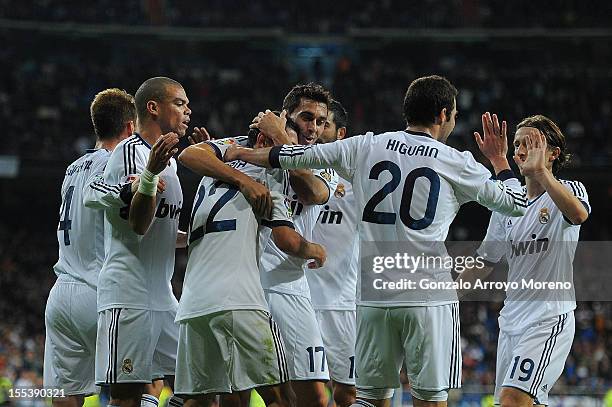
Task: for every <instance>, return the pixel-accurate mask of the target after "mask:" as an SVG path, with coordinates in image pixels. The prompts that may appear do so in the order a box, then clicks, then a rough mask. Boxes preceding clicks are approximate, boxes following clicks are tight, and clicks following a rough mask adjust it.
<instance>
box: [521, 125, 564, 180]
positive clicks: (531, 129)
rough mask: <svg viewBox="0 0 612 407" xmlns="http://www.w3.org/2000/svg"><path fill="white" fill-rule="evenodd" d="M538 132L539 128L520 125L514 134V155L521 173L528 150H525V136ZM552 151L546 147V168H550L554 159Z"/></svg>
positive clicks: (535, 134) (534, 134)
mask: <svg viewBox="0 0 612 407" xmlns="http://www.w3.org/2000/svg"><path fill="white" fill-rule="evenodd" d="M538 134H540V130H538V129H536V128H535V127H521V128H520V129H518V130H517V131H516V133H515V134H514V143H513V144H514V157H515V161H516V164H517V165H518V167H519V170H520V171H521V174H522V173H523V168H522V164H523V163H524V162H525V160H527V156H528V155H529V152H528V151H527V136H532V137H533V136H537V135H538ZM553 154H554V153H553V151H552V150H551V149H550V148H548V149H547V151H546V168H548V169H552V163H553V161H554V157H553Z"/></svg>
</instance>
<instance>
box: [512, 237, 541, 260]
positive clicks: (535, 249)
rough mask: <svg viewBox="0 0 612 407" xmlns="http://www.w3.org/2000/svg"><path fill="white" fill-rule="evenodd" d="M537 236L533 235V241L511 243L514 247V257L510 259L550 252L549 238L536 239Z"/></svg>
mask: <svg viewBox="0 0 612 407" xmlns="http://www.w3.org/2000/svg"><path fill="white" fill-rule="evenodd" d="M536 238H537V236H536V235H535V234H533V235H531V239H532V240H526V241H523V242H513V241H510V243H511V245H512V255H511V256H510V258H513V257H518V256H525V255H528V254H534V253H535V254H537V253H541V252H545V251H547V250H548V238H547V237H544V238H542V239H536Z"/></svg>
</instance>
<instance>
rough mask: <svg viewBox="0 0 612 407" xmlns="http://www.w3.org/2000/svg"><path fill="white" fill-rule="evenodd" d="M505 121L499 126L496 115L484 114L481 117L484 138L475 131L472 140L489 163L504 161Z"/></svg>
mask: <svg viewBox="0 0 612 407" xmlns="http://www.w3.org/2000/svg"><path fill="white" fill-rule="evenodd" d="M507 127H508V126H507V124H506V121H505V120H504V121H502V123H501V126H500V125H499V119H498V118H497V115H496V114H493V115H491V113H489V112H486V113H485V114H483V115H482V131H483V134H484V137H482V136H481V135H480V133H478V132H477V131H475V132H474V139H476V144H478V148H479V149H480V151H482V154H484V156H485V157H487V158H488V159H489V161H491V162H493V161H495V160H499V159H500V158H503V159H504V160H505V159H506V155H507V154H508V137H507V135H506V132H507Z"/></svg>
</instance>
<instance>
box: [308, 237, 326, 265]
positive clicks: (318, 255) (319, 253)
mask: <svg viewBox="0 0 612 407" xmlns="http://www.w3.org/2000/svg"><path fill="white" fill-rule="evenodd" d="M310 245H311V246H312V251H313V255H312V260H313V261H311V262H309V263H308V268H309V269H318V268H320V267H323V265H324V264H325V261H326V260H327V252H326V251H325V247H323V246H321V245H320V244H317V243H310Z"/></svg>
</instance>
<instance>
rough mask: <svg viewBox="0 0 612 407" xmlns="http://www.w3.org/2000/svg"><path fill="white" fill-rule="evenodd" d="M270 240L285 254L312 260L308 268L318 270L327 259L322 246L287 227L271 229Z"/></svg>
mask: <svg viewBox="0 0 612 407" xmlns="http://www.w3.org/2000/svg"><path fill="white" fill-rule="evenodd" d="M272 240H273V241H274V243H275V244H276V246H277V247H278V248H279V249H280V250H282V251H283V252H285V253H287V254H290V255H292V256H295V257H299V258H301V259H305V260H310V259H312V260H314V262H313V263H308V267H309V268H319V267H321V266H323V264H324V263H325V260H326V259H327V254H326V253H325V248H324V247H323V246H321V245H319V244H316V243H312V242H309V241H307V240H306V239H304V238H303V237H302V235H300V234H299V233H297V232H296V231H295V230H294V229H293V228H291V227H289V226H276V227H273V228H272Z"/></svg>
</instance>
